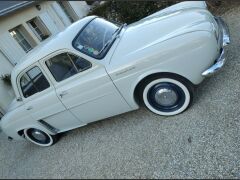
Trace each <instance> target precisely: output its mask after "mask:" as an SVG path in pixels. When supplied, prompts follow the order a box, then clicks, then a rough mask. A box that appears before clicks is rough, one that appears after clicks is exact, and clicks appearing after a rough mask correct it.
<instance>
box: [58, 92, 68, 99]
mask: <svg viewBox="0 0 240 180" xmlns="http://www.w3.org/2000/svg"><path fill="white" fill-rule="evenodd" d="M67 94H68V92H67V91H63V92H61V93H60V94H59V96H60V97H61V98H63V96H65V95H67Z"/></svg>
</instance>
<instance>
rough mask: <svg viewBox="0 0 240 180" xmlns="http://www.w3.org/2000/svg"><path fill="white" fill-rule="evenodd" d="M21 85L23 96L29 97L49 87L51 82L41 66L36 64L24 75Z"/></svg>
mask: <svg viewBox="0 0 240 180" xmlns="http://www.w3.org/2000/svg"><path fill="white" fill-rule="evenodd" d="M20 86H21V89H22V93H23V96H24V97H25V98H27V97H30V96H32V95H34V94H36V93H38V92H41V91H43V90H45V89H47V88H48V87H50V84H49V82H48V81H47V79H46V77H45V76H44V75H43V73H42V71H41V70H40V69H39V67H37V66H36V67H34V68H32V69H30V70H29V71H27V72H26V73H25V74H23V75H22V77H21V78H20Z"/></svg>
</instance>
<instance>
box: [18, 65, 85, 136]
mask: <svg viewBox="0 0 240 180" xmlns="http://www.w3.org/2000/svg"><path fill="white" fill-rule="evenodd" d="M18 86H19V87H18V88H19V89H20V92H21V95H22V97H23V102H24V104H25V108H26V110H27V111H28V112H29V113H30V115H31V116H32V117H33V119H34V120H36V121H38V122H39V123H40V122H43V121H44V124H42V125H45V126H46V125H48V127H53V128H55V130H56V131H58V132H61V131H65V130H68V129H72V128H74V127H77V126H79V125H80V124H81V123H80V121H79V120H78V119H77V118H76V117H75V116H74V115H73V114H72V113H71V112H69V111H68V110H67V109H66V107H64V105H63V104H62V102H61V101H60V100H59V98H58V97H57V95H56V91H55V88H54V86H53V85H52V83H51V82H50V81H49V79H48V77H47V76H46V74H45V72H44V71H43V69H42V68H41V66H40V64H39V63H35V64H33V65H32V66H30V67H28V68H27V69H25V70H24V71H23V72H22V73H20V75H19V76H18ZM40 120H42V121H40ZM46 123H47V124H46ZM49 125H50V126H49Z"/></svg>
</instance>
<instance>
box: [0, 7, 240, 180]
mask: <svg viewBox="0 0 240 180" xmlns="http://www.w3.org/2000/svg"><path fill="white" fill-rule="evenodd" d="M239 12H240V3H239V6H235V7H234V8H233V9H231V10H230V11H227V12H226V13H225V14H224V15H223V18H224V19H225V20H226V21H227V23H228V25H229V26H230V32H231V35H232V44H231V45H230V46H229V47H228V48H227V52H226V53H227V54H226V56H227V59H228V62H227V64H226V66H225V68H224V69H223V70H222V71H221V73H219V74H217V75H216V76H214V77H212V78H209V79H206V80H205V81H204V82H203V83H202V85H201V86H199V88H198V89H197V91H196V96H195V98H194V102H193V105H192V106H191V107H190V108H189V109H188V110H187V111H186V112H185V113H183V114H181V115H178V116H174V117H169V118H164V117H160V116H157V115H154V114H152V113H150V112H148V111H147V110H145V109H144V108H142V109H140V110H138V111H134V112H130V113H126V114H123V115H120V116H117V117H114V118H109V119H106V120H103V121H100V122H97V123H93V124H91V125H88V126H86V127H83V128H79V129H76V130H73V131H70V132H68V133H66V135H64V136H63V137H62V139H61V140H60V141H59V142H58V143H57V144H56V145H54V146H52V147H49V148H41V147H38V146H35V145H33V144H30V143H27V142H24V141H20V142H15V141H12V142H8V141H7V139H6V136H5V135H4V134H3V133H1V134H0V178H176V177H178V178H240V109H239V108H240V102H239V101H240V61H239V57H240V46H239V45H240V13H239Z"/></svg>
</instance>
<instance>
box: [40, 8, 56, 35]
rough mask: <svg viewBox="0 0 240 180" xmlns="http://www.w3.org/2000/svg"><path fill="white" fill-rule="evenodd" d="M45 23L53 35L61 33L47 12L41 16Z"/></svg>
mask: <svg viewBox="0 0 240 180" xmlns="http://www.w3.org/2000/svg"><path fill="white" fill-rule="evenodd" d="M39 17H40V18H41V20H42V21H43V23H44V24H45V25H46V27H47V28H48V29H49V31H50V32H51V34H53V35H54V34H57V33H58V32H59V29H58V28H57V26H56V24H55V23H54V21H53V20H52V19H51V17H50V16H49V15H48V13H47V12H44V13H42V14H40V15H39Z"/></svg>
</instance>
